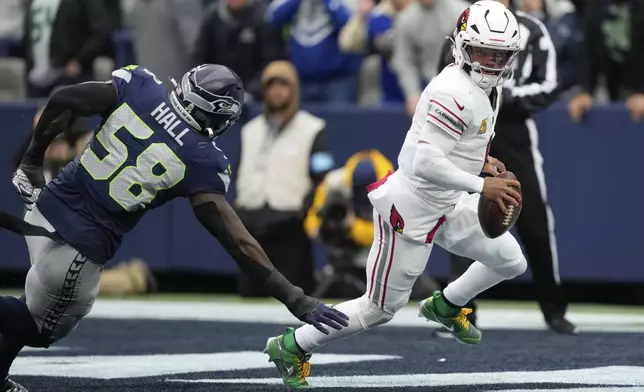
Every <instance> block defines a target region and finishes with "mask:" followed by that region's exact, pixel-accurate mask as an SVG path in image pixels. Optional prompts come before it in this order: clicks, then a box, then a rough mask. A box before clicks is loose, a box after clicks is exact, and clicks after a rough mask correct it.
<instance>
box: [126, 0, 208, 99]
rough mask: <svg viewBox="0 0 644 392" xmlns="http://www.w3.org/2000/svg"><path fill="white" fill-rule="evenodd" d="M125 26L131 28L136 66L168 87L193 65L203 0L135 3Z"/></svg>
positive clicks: (153, 0)
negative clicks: (192, 56)
mask: <svg viewBox="0 0 644 392" xmlns="http://www.w3.org/2000/svg"><path fill="white" fill-rule="evenodd" d="M133 1H134V4H132V5H131V6H130V7H128V9H129V12H127V14H126V25H127V26H129V27H130V28H131V29H132V37H133V40H134V53H135V57H136V62H137V64H140V65H142V66H144V67H146V68H148V69H150V70H151V71H153V72H154V74H155V75H157V77H158V78H159V80H161V82H163V83H164V84H165V85H166V87H169V88H173V86H172V84H170V82H169V80H168V79H169V78H174V79H175V80H177V81H180V80H181V77H182V76H183V74H184V73H186V71H188V70H189V69H190V68H191V66H192V65H193V63H192V60H191V56H190V51H191V48H194V44H195V39H196V37H197V33H198V31H199V20H201V19H202V17H203V12H204V8H203V4H202V2H201V0H133Z"/></svg>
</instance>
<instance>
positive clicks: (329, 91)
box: [267, 0, 362, 103]
mask: <svg viewBox="0 0 644 392" xmlns="http://www.w3.org/2000/svg"><path fill="white" fill-rule="evenodd" d="M350 16H351V10H350V9H349V8H348V7H347V6H346V5H345V4H344V3H343V0H274V1H273V3H272V4H271V5H270V7H269V8H268V11H267V20H268V21H269V23H271V24H273V25H274V26H276V27H279V28H286V27H288V28H289V33H290V39H289V42H288V46H287V52H288V53H289V60H290V61H291V62H292V63H293V65H294V66H295V69H297V73H298V75H299V78H300V80H301V82H302V84H301V99H302V102H305V103H311V102H315V103H329V102H332V103H355V102H356V100H357V91H358V68H359V67H360V63H361V60H362V59H361V56H358V55H353V54H345V53H342V51H340V48H339V45H338V34H339V32H340V29H342V27H344V25H345V24H346V23H347V21H348V20H349V18H350Z"/></svg>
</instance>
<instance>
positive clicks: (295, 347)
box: [284, 334, 306, 355]
mask: <svg viewBox="0 0 644 392" xmlns="http://www.w3.org/2000/svg"><path fill="white" fill-rule="evenodd" d="M284 347H286V349H287V350H289V351H291V352H296V353H298V354H299V355H305V354H306V351H304V350H302V347H300V345H299V344H297V341H296V340H295V334H286V335H284Z"/></svg>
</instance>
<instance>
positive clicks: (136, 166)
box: [0, 64, 347, 392]
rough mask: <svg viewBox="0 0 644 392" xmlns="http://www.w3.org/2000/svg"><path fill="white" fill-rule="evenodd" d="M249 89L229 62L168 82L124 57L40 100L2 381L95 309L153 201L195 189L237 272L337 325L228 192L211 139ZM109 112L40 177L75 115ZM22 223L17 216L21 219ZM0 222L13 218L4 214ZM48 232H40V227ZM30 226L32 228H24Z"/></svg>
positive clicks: (225, 168) (189, 194)
mask: <svg viewBox="0 0 644 392" xmlns="http://www.w3.org/2000/svg"><path fill="white" fill-rule="evenodd" d="M243 97H244V88H243V85H242V82H241V81H240V79H239V77H238V76H237V75H236V74H235V73H234V72H233V71H232V70H231V69H229V68H227V67H224V66H221V65H215V64H205V65H200V66H198V67H196V68H193V69H192V70H190V71H189V72H188V73H186V74H185V75H184V76H183V78H182V80H181V83H180V84H175V88H174V89H173V90H172V91H168V90H167V89H166V88H165V87H163V86H162V84H161V82H160V81H159V80H158V79H157V77H156V76H155V75H154V74H152V73H151V72H150V71H148V70H147V69H145V68H140V67H137V66H128V67H125V68H121V69H118V70H116V71H114V72H113V73H112V80H111V81H108V82H104V83H101V82H88V83H83V84H78V85H74V86H70V87H66V88H63V89H61V90H59V91H57V92H56V93H55V94H54V95H53V96H52V97H51V99H50V100H49V102H48V104H47V106H46V107H45V109H44V111H43V113H42V116H41V118H40V121H39V122H38V125H37V126H36V129H35V131H34V135H33V139H32V141H31V144H30V146H29V148H28V150H27V151H26V153H25V154H24V156H23V158H22V162H21V164H20V166H19V168H18V170H17V171H16V173H15V174H14V177H13V184H14V186H15V187H16V189H17V190H18V192H19V193H20V195H21V197H22V199H23V201H24V202H25V204H26V207H27V209H28V212H27V214H26V216H25V221H23V222H22V227H23V228H24V230H23V231H29V230H31V231H33V230H36V229H40V233H41V236H37V237H34V236H29V237H27V246H28V249H29V255H30V258H31V264H32V267H31V269H30V270H29V273H28V274H27V278H26V281H25V295H24V296H23V297H22V298H20V299H19V298H15V297H11V296H2V297H0V333H1V334H2V335H1V336H0V372H1V373H3V374H2V375H1V376H4V377H5V378H4V380H5V381H4V385H3V387H4V391H18V392H20V391H26V389H24V387H22V386H20V385H18V384H16V383H15V382H13V381H11V380H9V379H8V378H7V377H6V376H7V374H8V371H9V368H10V366H11V363H12V362H13V360H14V358H15V357H16V355H17V354H18V352H19V351H20V350H21V349H22V347H23V346H25V345H27V346H32V347H48V346H49V345H50V344H52V343H54V342H56V341H58V340H60V339H61V338H63V337H65V336H66V335H67V334H69V333H70V332H71V331H72V330H73V329H74V328H76V326H77V325H78V323H79V321H80V320H81V319H82V318H83V317H84V316H85V315H87V314H88V313H89V312H90V310H91V309H92V305H93V303H94V300H95V298H96V296H97V295H98V291H99V279H100V274H101V271H102V269H103V265H104V264H105V263H106V262H107V261H109V260H110V259H111V258H112V256H113V255H114V253H115V252H116V250H117V249H118V248H119V246H120V244H121V240H122V238H123V236H124V235H125V234H126V233H127V232H128V231H130V230H131V229H133V228H134V226H136V224H137V223H138V221H139V220H140V218H141V217H142V216H143V215H144V214H145V213H146V212H147V211H149V210H151V209H153V208H156V207H160V206H162V205H164V204H165V203H167V202H169V201H171V200H173V199H175V198H179V197H186V198H189V199H190V203H191V205H192V207H193V210H194V213H195V215H196V217H197V219H198V220H199V222H200V223H201V224H202V225H203V226H204V227H205V228H206V229H207V230H208V231H209V232H210V233H211V234H212V235H213V236H214V237H215V238H217V239H218V240H219V242H220V243H221V244H222V245H223V246H224V248H225V249H226V250H227V251H228V253H229V254H230V255H231V256H232V257H233V258H234V259H235V261H236V262H237V264H238V265H239V266H240V268H241V269H242V271H243V272H244V273H246V274H248V275H249V276H251V277H252V278H253V279H255V280H256V282H257V284H258V285H263V286H265V287H266V289H267V291H268V292H269V293H270V294H271V295H273V296H274V297H275V298H277V299H278V300H280V301H281V302H282V303H284V304H285V305H286V306H287V308H288V309H289V311H290V312H291V313H292V314H293V315H294V316H296V317H298V318H299V319H300V320H302V321H304V322H306V323H310V324H313V325H316V326H317V327H319V328H320V329H321V331H326V332H327V333H328V330H327V329H326V328H325V327H324V326H323V325H322V324H326V325H328V326H330V327H332V328H342V326H343V325H346V324H347V322H346V316H344V315H343V314H341V313H339V312H337V311H335V310H333V309H331V308H328V307H326V306H325V305H323V304H321V303H320V302H319V301H318V300H316V299H313V298H311V297H308V296H306V295H305V294H304V292H303V291H302V289H300V288H299V287H296V286H293V285H292V284H291V283H290V282H288V281H287V280H286V278H284V276H283V275H281V274H280V273H279V271H277V270H276V269H275V268H274V267H273V265H272V263H271V261H270V260H269V259H268V257H267V256H266V254H265V253H264V251H263V250H262V248H261V247H260V246H259V245H258V244H257V241H255V239H254V238H253V237H252V236H251V235H250V234H249V233H248V231H247V230H246V229H245V227H244V226H243V225H242V224H241V222H240V220H239V218H238V217H237V215H236V214H235V212H234V211H233V209H232V208H231V207H230V206H229V205H228V203H227V202H226V199H225V195H226V192H227V191H228V186H229V183H230V165H229V163H228V159H227V157H226V155H224V153H223V152H222V151H221V150H220V149H219V148H218V147H217V145H216V144H215V138H217V137H218V136H220V135H221V134H222V133H224V132H225V131H226V129H228V127H230V125H232V124H233V123H235V121H237V119H238V118H239V116H240V114H241V110H242V102H243ZM88 115H99V116H100V117H101V119H102V121H101V124H100V126H99V127H98V128H97V130H96V131H95V135H94V138H93V139H92V141H91V142H90V144H89V146H88V148H87V149H86V150H85V152H84V153H83V154H82V155H81V156H80V157H79V158H77V159H76V160H74V161H73V162H71V163H69V164H68V165H67V166H65V168H64V169H63V171H62V172H61V173H60V174H59V175H58V176H57V177H56V178H55V179H53V180H52V181H51V182H49V183H47V185H45V180H44V176H43V172H42V164H43V156H44V153H45V151H46V149H47V147H48V146H49V144H50V143H51V142H52V140H53V139H54V138H55V137H56V136H57V135H58V134H59V133H60V132H62V131H63V130H64V129H66V128H68V125H69V124H70V122H71V121H73V120H74V119H75V118H76V117H79V116H88ZM14 223H15V222H14ZM0 226H3V227H7V226H8V222H7V218H6V214H2V219H0ZM43 231H44V233H43ZM23 234H26V233H23Z"/></svg>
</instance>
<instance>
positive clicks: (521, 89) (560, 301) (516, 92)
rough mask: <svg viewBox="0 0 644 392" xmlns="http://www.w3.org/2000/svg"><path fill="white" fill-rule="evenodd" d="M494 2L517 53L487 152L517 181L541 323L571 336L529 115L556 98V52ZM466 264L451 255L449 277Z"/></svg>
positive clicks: (526, 19) (531, 23) (522, 17)
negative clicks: (517, 37) (511, 26)
mask: <svg viewBox="0 0 644 392" xmlns="http://www.w3.org/2000/svg"><path fill="white" fill-rule="evenodd" d="M499 1H500V2H502V3H504V4H505V5H506V6H507V7H508V8H509V9H510V10H511V11H512V12H513V13H514V15H515V16H516V18H517V21H518V22H519V28H520V33H521V41H522V51H521V52H520V53H519V57H518V59H517V61H516V62H515V70H514V78H513V79H512V80H508V81H506V82H505V84H504V86H503V87H504V88H503V100H502V104H501V108H500V110H499V118H498V120H497V122H496V127H495V132H496V135H495V138H494V142H493V143H492V146H491V150H490V155H492V156H494V157H495V158H498V159H499V160H501V161H502V162H503V163H505V166H506V167H507V169H508V170H511V171H512V172H514V173H515V174H516V176H517V177H518V178H519V181H521V190H522V194H523V210H522V212H521V215H520V217H519V220H518V221H517V223H516V229H517V232H518V234H519V238H520V239H521V242H522V243H523V245H524V248H525V253H526V257H527V259H528V264H529V265H530V269H531V271H532V276H533V280H534V284H535V286H536V289H537V295H538V300H539V305H540V307H541V311H542V312H543V316H544V318H545V321H546V323H547V324H548V326H549V327H550V329H551V330H553V331H555V332H557V333H561V334H574V333H575V332H576V331H577V327H576V326H575V325H574V324H572V323H571V322H570V321H568V320H567V319H566V317H565V315H566V310H567V307H568V302H567V301H566V298H565V296H564V293H563V290H562V288H561V282H560V279H559V262H558V258H557V240H556V238H555V231H554V217H553V214H552V211H551V209H550V206H549V205H548V199H547V192H546V183H545V175H544V172H543V157H542V156H541V153H540V152H539V142H538V130H537V127H536V125H535V122H534V120H533V119H532V116H533V115H534V114H535V113H537V112H539V111H541V110H544V109H546V108H548V106H550V105H551V104H552V103H553V102H554V101H555V100H556V93H557V58H556V56H557V55H556V52H555V47H554V45H553V43H552V40H551V39H550V35H549V34H548V31H547V30H546V27H545V26H544V25H543V23H541V21H539V20H538V19H537V18H535V17H533V16H530V15H528V14H526V13H524V12H522V11H519V10H516V9H515V8H514V7H513V4H512V0H499ZM451 49H452V44H451V42H450V41H449V40H446V44H445V46H444V47H443V53H442V56H441V58H442V59H443V62H442V64H440V65H439V70H442V69H443V67H445V66H446V65H447V64H448V63H450V62H451V61H452V56H451ZM470 263H471V260H469V259H463V258H461V257H459V256H455V255H454V256H452V271H453V272H454V274H455V277H458V276H460V275H461V274H462V273H463V271H464V270H465V269H467V267H468V266H469V264H470Z"/></svg>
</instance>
